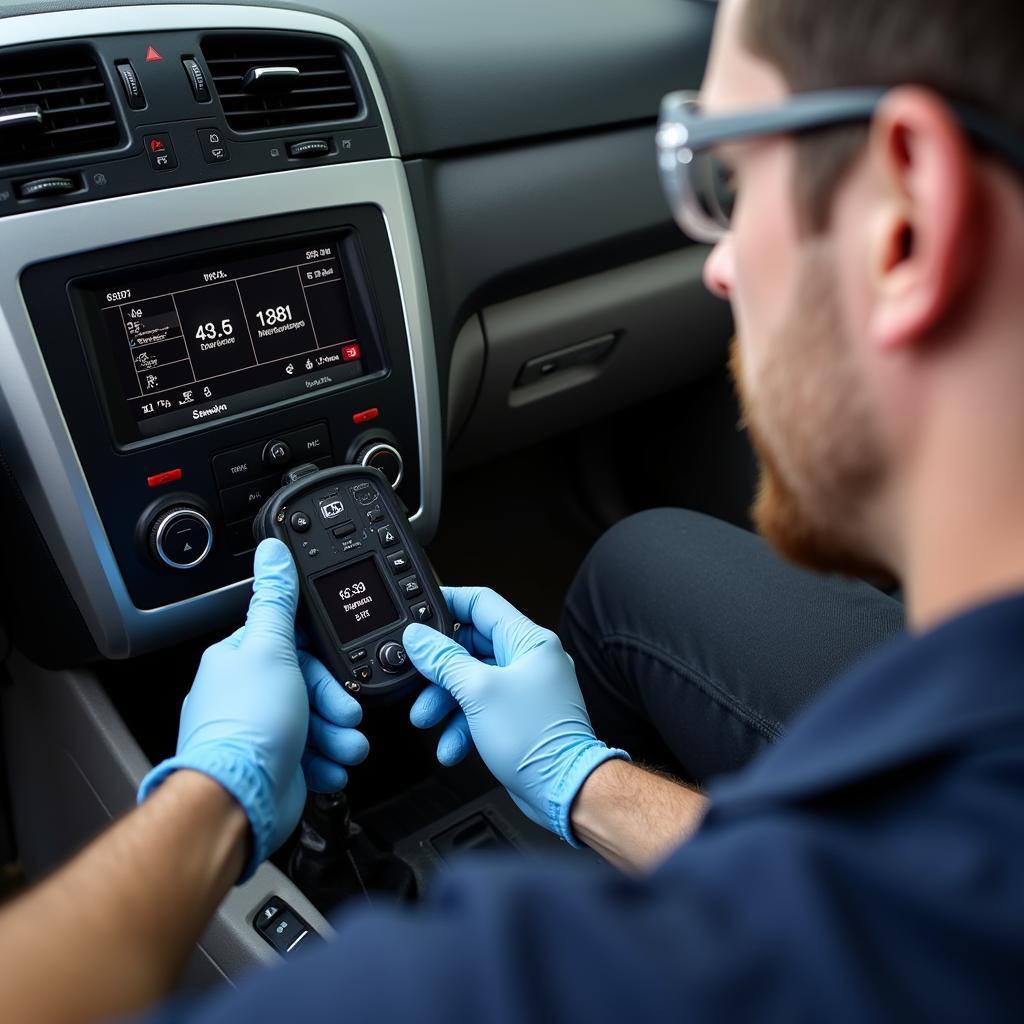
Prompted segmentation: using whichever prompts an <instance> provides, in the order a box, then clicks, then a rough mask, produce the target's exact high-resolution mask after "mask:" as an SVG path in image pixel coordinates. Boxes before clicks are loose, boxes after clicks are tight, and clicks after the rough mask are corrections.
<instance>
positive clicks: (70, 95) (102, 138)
mask: <svg viewBox="0 0 1024 1024" xmlns="http://www.w3.org/2000/svg"><path fill="white" fill-rule="evenodd" d="M36 107H38V108H39V110H40V111H41V114H42V121H41V123H40V122H39V119H38V117H37V118H36V119H35V121H34V123H30V124H28V125H26V126H25V127H18V128H7V129H5V130H3V131H0V164H20V163H30V162H32V161H35V160H48V159H53V158H55V157H61V156H71V155H77V154H80V153H91V152H94V151H95V150H100V149H111V148H113V147H115V146H116V145H117V144H118V143H119V142H120V140H121V131H120V127H119V125H118V121H117V116H116V114H115V112H114V106H113V104H112V102H111V98H110V93H109V92H108V91H107V83H106V80H105V79H104V76H103V72H102V71H101V70H100V68H99V66H98V64H97V62H96V58H95V56H94V55H93V53H92V51H91V50H89V49H87V48H86V47H84V46H61V47H48V48H46V49H39V50H30V51H26V52H21V53H5V54H4V55H3V57H2V59H0V113H2V112H3V111H11V110H15V111H22V112H24V111H25V110H26V109H28V110H29V111H32V110H33V108H36Z"/></svg>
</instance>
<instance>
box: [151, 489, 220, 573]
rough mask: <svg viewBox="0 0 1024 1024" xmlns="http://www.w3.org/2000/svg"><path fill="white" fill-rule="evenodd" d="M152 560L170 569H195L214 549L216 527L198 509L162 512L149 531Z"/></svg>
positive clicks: (180, 507)
mask: <svg viewBox="0 0 1024 1024" xmlns="http://www.w3.org/2000/svg"><path fill="white" fill-rule="evenodd" d="M149 548H150V551H151V552H152V555H153V558H154V559H156V561H157V562H159V563H160V564H161V565H166V566H167V567H168V568H170V569H194V568H195V567H196V566H197V565H199V564H200V563H201V562H203V561H205V559H206V556H207V555H208V554H209V553H210V550H211V549H212V548H213V527H212V526H211V525H210V520H209V519H207V518H206V516H204V515H203V513H202V512H200V511H199V510H198V509H195V508H191V507H190V506H188V505H176V506H174V507H173V508H169V509H165V510H164V511H163V512H161V513H160V514H159V515H158V516H157V517H156V519H154V520H153V524H152V525H151V526H150V528H149Z"/></svg>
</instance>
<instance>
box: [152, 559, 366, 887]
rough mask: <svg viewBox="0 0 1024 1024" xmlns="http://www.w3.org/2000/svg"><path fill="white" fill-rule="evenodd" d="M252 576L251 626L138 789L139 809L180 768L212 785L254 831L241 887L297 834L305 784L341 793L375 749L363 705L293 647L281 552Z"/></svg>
mask: <svg viewBox="0 0 1024 1024" xmlns="http://www.w3.org/2000/svg"><path fill="white" fill-rule="evenodd" d="M254 575H255V579H254V581H253V594H252V600H251V602H250V603H249V614H248V616H247V618H246V621H245V625H244V626H242V627H241V628H240V629H238V630H237V631H236V632H234V633H232V634H231V636H229V637H228V638H227V639H226V640H221V641H220V643H216V644H214V645H213V646H212V647H210V648H208V649H207V651H206V652H205V653H204V654H203V659H202V661H201V662H200V665H199V671H198V673H197V674H196V678H195V681H194V682H193V684H192V690H191V692H190V693H189V695H188V696H187V697H186V698H185V703H184V704H183V705H182V708H181V721H180V724H179V728H178V748H177V753H176V754H175V756H174V757H172V758H170V759H169V760H167V761H164V762H163V763H162V764H159V765H157V766H156V767H155V768H154V769H153V770H152V771H151V772H150V773H149V774H148V775H147V776H146V777H145V779H143V780H142V785H141V787H140V788H139V801H140V802H141V801H142V800H144V799H145V798H146V797H147V796H148V795H149V794H150V793H151V792H152V791H153V790H154V789H155V788H156V787H157V786H159V785H160V783H161V782H163V781H164V779H166V778H167V776H168V775H170V774H171V773H172V772H174V771H176V770H177V769H179V768H191V769H194V770H195V771H200V772H203V773H205V774H206V775H209V776H210V777H211V778H213V779H216V781H217V782H219V783H220V784H221V785H222V786H223V787H224V788H225V789H226V790H227V791H228V792H229V793H231V794H232V796H234V797H235V799H236V800H237V801H238V802H239V803H240V804H241V805H242V808H243V809H244V810H245V813H246V814H247V815H248V818H249V822H250V824H251V826H252V836H253V849H252V857H251V859H250V862H249V864H248V866H247V868H246V871H245V873H244V875H243V878H242V880H243V881H244V880H245V879H246V878H248V877H249V876H250V875H251V874H252V873H253V871H255V870H256V868H257V867H258V866H259V864H260V863H261V862H262V861H263V860H264V859H265V858H266V857H267V856H269V854H271V853H272V852H273V851H274V850H276V849H277V847H278V846H280V845H281V843H283V842H284V840H285V839H287V838H288V836H289V834H290V833H291V831H292V829H293V828H295V825H296V824H297V823H298V820H299V817H300V815H301V814H302V807H303V804H304V802H305V799H306V783H307V782H308V784H309V787H310V789H313V790H314V791H320V792H333V791H334V790H338V789H341V788H342V787H343V786H344V785H345V783H346V782H347V780H348V775H347V773H346V771H345V769H344V768H343V767H342V765H353V764H359V762H360V761H363V760H364V759H365V758H366V755H367V753H368V752H369V749H370V748H369V743H368V742H367V740H366V737H365V736H363V734H362V733H360V732H357V731H356V730H355V729H354V728H353V726H355V725H358V723H359V721H360V719H361V718H362V708H360V706H359V704H358V702H357V701H355V700H354V699H353V698H352V697H351V696H350V695H349V694H347V693H346V692H345V691H344V690H343V689H342V688H341V687H340V686H339V685H338V683H337V682H336V681H335V680H334V677H333V676H332V675H331V674H330V672H328V670H327V669H326V668H325V667H324V666H323V664H321V663H320V662H319V661H318V660H317V659H316V658H314V657H313V656H312V655H310V654H307V653H306V652H304V651H298V650H297V649H296V646H295V610H296V607H297V605H298V598H299V581H298V576H297V575H296V572H295V564H294V562H293V561H292V556H291V554H290V553H289V551H288V549H287V548H286V547H285V545H284V544H282V543H281V542H280V541H279V540H265V541H263V543H262V544H260V546H259V547H258V548H257V549H256V559H255V566H254ZM310 704H312V707H313V711H312V713H310ZM307 744H308V746H307ZM300 763H301V767H300ZM303 769H305V778H303Z"/></svg>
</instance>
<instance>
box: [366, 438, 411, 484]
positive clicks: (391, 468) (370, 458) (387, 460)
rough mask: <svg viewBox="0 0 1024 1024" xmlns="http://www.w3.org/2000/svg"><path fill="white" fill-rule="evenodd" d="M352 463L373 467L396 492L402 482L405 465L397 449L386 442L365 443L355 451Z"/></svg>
mask: <svg viewBox="0 0 1024 1024" xmlns="http://www.w3.org/2000/svg"><path fill="white" fill-rule="evenodd" d="M353 461H354V462H355V463H356V464H357V465H360V466H373V468H374V469H379V470H380V471H381V472H382V473H383V474H384V475H385V476H386V477H387V478H388V483H390V484H391V486H392V487H393V488H395V489H396V490H397V489H398V485H399V484H400V483H401V482H402V474H403V473H404V472H405V463H404V462H403V461H402V455H401V453H400V452H399V451H398V449H397V448H396V447H395V446H394V445H393V444H389V443H388V442H387V441H367V443H366V444H364V445H362V446H360V448H359V449H358V450H357V451H356V456H355V459H354V460H353Z"/></svg>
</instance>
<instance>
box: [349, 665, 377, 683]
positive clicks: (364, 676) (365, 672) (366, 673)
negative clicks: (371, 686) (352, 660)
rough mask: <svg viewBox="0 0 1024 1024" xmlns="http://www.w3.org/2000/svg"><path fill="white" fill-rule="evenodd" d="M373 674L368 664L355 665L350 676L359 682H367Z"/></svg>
mask: <svg viewBox="0 0 1024 1024" xmlns="http://www.w3.org/2000/svg"><path fill="white" fill-rule="evenodd" d="M372 676H373V669H372V668H370V666H369V665H357V666H356V667H355V668H354V669H352V678H353V679H355V680H357V681H358V682H360V683H368V682H369V681H370V679H371V678H372Z"/></svg>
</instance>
